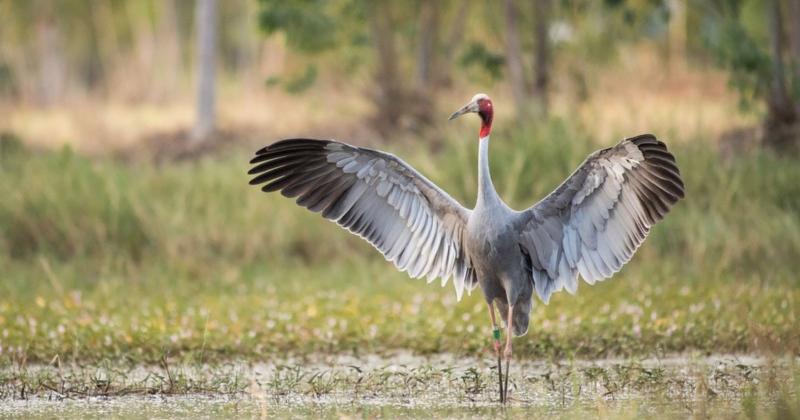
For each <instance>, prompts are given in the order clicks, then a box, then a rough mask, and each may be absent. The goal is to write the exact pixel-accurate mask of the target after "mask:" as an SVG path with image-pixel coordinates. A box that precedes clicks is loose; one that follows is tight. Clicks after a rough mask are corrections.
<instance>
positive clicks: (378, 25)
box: [368, 4, 405, 136]
mask: <svg viewBox="0 0 800 420" xmlns="http://www.w3.org/2000/svg"><path fill="white" fill-rule="evenodd" d="M368 18H369V24H370V30H371V32H372V37H373V40H374V43H375V44H374V45H375V52H376V56H377V59H378V60H377V61H378V62H377V68H376V71H375V82H376V84H377V89H376V92H375V93H374V94H373V102H374V103H375V105H376V107H377V113H376V115H375V118H374V121H373V123H374V126H375V128H376V129H377V130H378V132H379V133H381V135H383V136H386V135H387V134H389V133H390V132H392V131H394V130H395V129H396V128H398V127H399V125H400V119H401V117H402V113H403V104H404V102H405V100H404V95H403V88H402V86H401V83H400V78H399V71H398V57H397V46H396V44H395V35H394V28H393V25H392V19H391V16H389V10H387V8H385V7H378V6H376V5H374V4H370V5H369V6H368Z"/></svg>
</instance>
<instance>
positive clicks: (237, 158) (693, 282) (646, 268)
mask: <svg viewBox="0 0 800 420" xmlns="http://www.w3.org/2000/svg"><path fill="white" fill-rule="evenodd" d="M656 134H658V133H656ZM445 137H446V139H445V141H444V146H443V148H442V150H441V151H440V152H439V153H436V154H431V153H429V152H428V148H427V147H426V146H425V144H422V143H404V144H396V145H387V146H386V148H389V149H392V151H393V152H395V153H396V154H398V155H400V156H403V157H404V158H406V160H407V161H409V162H410V163H412V164H413V165H414V166H415V167H417V168H418V169H419V170H420V171H421V172H423V173H425V174H427V175H428V176H429V178H431V179H433V180H434V181H435V182H437V183H438V184H439V185H441V186H442V187H443V188H445V189H446V190H447V191H450V192H451V193H452V195H453V196H454V197H456V198H457V199H458V200H459V201H461V202H462V203H464V204H465V205H467V206H470V207H471V205H472V204H473V203H474V197H475V185H476V180H475V165H476V161H477V156H476V152H477V145H476V144H474V142H472V141H471V140H465V139H472V137H473V136H472V135H467V134H464V133H455V132H453V133H447V134H445ZM493 138H494V139H493V140H492V141H493V144H492V149H491V161H492V176H493V178H494V180H495V183H496V184H497V187H498V191H499V192H500V193H501V194H502V195H503V196H504V197H505V198H506V199H507V200H508V202H509V203H510V204H511V205H512V207H515V208H524V207H526V206H528V205H531V204H533V203H534V202H535V200H536V199H538V198H541V197H543V196H544V195H545V194H547V193H548V192H549V191H551V190H552V189H553V188H555V187H556V186H557V185H558V183H560V182H561V181H562V180H563V179H564V178H565V177H566V176H567V175H568V174H569V173H571V171H572V170H574V168H575V167H577V165H578V164H579V163H580V162H581V161H582V160H583V159H584V158H585V156H586V155H587V154H588V153H590V152H591V151H592V150H595V149H597V148H598V147H600V146H599V145H600V144H601V143H602V144H604V145H611V143H613V141H609V139H596V138H592V137H591V136H589V135H587V134H586V133H585V132H584V131H583V130H580V129H579V128H574V127H571V126H569V125H567V124H566V123H565V122H564V121H561V120H551V121H548V122H546V123H542V124H539V125H535V126H525V127H512V128H510V129H508V131H499V132H496V133H495V134H494V135H493ZM664 140H666V141H667V143H668V145H669V147H670V149H671V150H672V151H673V152H674V154H675V155H676V157H677V159H678V164H679V166H680V168H681V171H682V174H683V176H684V179H685V181H686V186H687V197H686V199H685V200H683V201H681V202H680V203H679V204H678V205H677V206H676V207H675V209H674V210H673V212H671V213H670V214H669V215H668V216H667V218H666V220H665V221H664V222H663V223H662V224H660V225H658V226H656V227H655V229H653V232H652V233H651V237H650V238H649V239H648V240H647V241H646V243H645V245H644V246H643V247H642V248H641V249H640V250H639V252H638V253H637V255H636V256H635V257H634V259H633V260H632V261H631V263H629V265H628V266H627V267H626V268H625V269H624V270H623V271H622V272H621V273H619V275H618V276H617V278H615V279H613V280H611V281H608V282H605V283H602V284H600V285H596V286H593V287H592V288H590V287H588V286H586V285H584V286H582V287H581V288H580V290H579V292H578V295H577V296H569V295H566V294H561V295H558V296H556V297H555V298H554V299H553V301H552V302H551V304H550V305H549V306H546V307H545V306H543V305H538V306H537V308H536V309H535V313H534V324H533V325H534V326H533V327H532V329H531V333H530V336H529V337H528V338H526V339H523V340H520V343H521V344H520V345H519V348H520V349H521V351H522V354H526V353H527V354H530V355H565V354H566V355H571V354H576V355H596V354H604V353H630V354H639V353H653V352H657V351H678V350H691V349H698V350H717V351H758V350H764V349H766V350H770V351H794V352H796V351H797V350H798V349H799V348H800V337H798V331H800V325H799V324H798V321H797V319H798V315H800V314H798V313H797V309H796V308H797V307H798V300H800V287H798V286H800V280H798V278H797V275H796V273H797V272H798V270H800V261H798V258H797V257H798V256H799V255H800V217H799V216H798V215H800V185H799V184H798V183H797V180H798V179H800V164H799V163H800V161H798V160H797V159H794V158H788V157H778V156H773V155H771V154H769V153H766V152H763V153H757V154H752V155H744V156H739V157H736V158H733V159H730V160H722V159H720V158H719V157H718V155H717V154H716V152H715V151H714V150H712V149H711V148H710V146H708V144H707V142H704V141H702V139H697V140H696V141H680V142H671V141H670V140H671V139H664ZM684 140H685V139H684ZM0 145H2V146H0V198H1V199H0V275H2V281H0V348H3V349H5V350H0V357H2V356H8V355H9V354H10V353H9V352H10V350H9V349H14V350H13V354H15V355H17V356H19V355H20V354H24V357H26V358H30V359H39V360H49V359H50V358H52V357H53V356H54V355H55V354H61V355H62V357H65V356H72V357H74V358H77V359H87V358H88V359H92V358H98V357H108V356H112V355H117V356H119V355H124V356H126V357H132V358H145V359H148V360H151V359H158V357H160V355H161V354H163V353H164V352H173V353H181V354H194V352H199V353H200V354H201V355H202V357H209V356H208V355H209V354H237V355H253V354H255V355H264V354H273V353H274V352H276V351H279V350H280V351H293V352H301V353H302V352H307V351H343V350H352V349H355V348H359V347H360V348H365V349H367V350H374V351H380V350H385V349H391V348H397V347H407V348H412V349H414V350H417V351H444V350H450V351H463V352H468V353H474V352H477V351H479V350H480V349H482V348H484V344H485V337H484V335H485V334H483V333H480V331H482V329H483V328H484V327H485V324H486V323H487V322H486V320H485V319H484V318H485V313H484V312H485V309H484V306H483V305H482V304H481V298H480V297H479V296H477V294H479V293H476V294H473V296H471V297H469V298H467V299H466V302H462V303H460V304H458V305H454V298H453V296H452V295H453V294H452V292H451V291H450V289H444V290H443V289H438V288H429V289H424V286H422V284H421V282H413V281H409V280H406V279H405V275H404V274H399V273H396V272H395V271H394V269H393V268H392V267H391V265H389V264H388V263H386V262H384V261H383V259H382V258H381V257H380V256H379V255H378V254H377V253H375V252H374V250H373V249H372V248H371V247H370V246H369V245H367V244H365V243H362V241H361V240H360V239H359V238H357V237H354V236H352V235H349V234H347V233H344V232H342V231H341V230H340V229H339V228H338V227H336V226H335V225H334V224H332V223H328V222H324V221H322V220H321V218H320V217H319V216H317V215H315V214H311V213H309V212H307V211H305V210H303V209H300V208H297V207H296V206H295V205H294V204H293V203H292V202H291V201H289V200H286V199H285V198H283V197H281V196H280V195H274V194H273V195H265V194H263V193H261V192H260V191H258V190H257V189H254V188H252V187H249V186H248V185H247V181H248V177H247V175H246V170H247V160H248V157H249V156H248V152H246V151H242V150H232V151H230V153H228V154H226V155H224V156H214V157H206V158H202V159H200V160H197V161H193V162H183V163H175V164H170V165H165V166H160V167H159V166H154V165H151V164H147V163H137V164H130V163H127V164H122V163H119V162H116V161H113V160H107V159H99V160H91V159H88V158H85V157H82V156H80V155H77V154H75V153H73V152H71V151H70V150H68V149H65V150H60V151H54V152H34V151H29V150H26V149H25V148H24V147H22V146H21V145H20V144H18V142H15V141H14V140H12V139H10V138H9V137H6V138H5V139H4V140H3V141H2V142H0ZM17 356H15V357H17Z"/></svg>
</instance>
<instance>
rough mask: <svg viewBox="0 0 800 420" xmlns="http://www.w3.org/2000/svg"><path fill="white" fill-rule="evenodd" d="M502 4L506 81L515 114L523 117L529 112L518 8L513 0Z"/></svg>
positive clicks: (506, 0)
mask: <svg viewBox="0 0 800 420" xmlns="http://www.w3.org/2000/svg"><path fill="white" fill-rule="evenodd" d="M503 6H504V7H503V11H504V16H505V38H506V39H505V41H506V65H507V67H508V81H509V83H510V84H511V94H512V96H513V97H514V105H515V106H516V108H517V115H518V116H519V117H520V118H524V117H526V116H527V115H528V113H529V112H530V102H529V100H528V91H529V89H528V87H527V83H526V81H525V68H524V66H523V63H522V47H521V46H520V41H519V30H518V28H517V15H518V14H519V10H518V9H517V4H516V2H515V1H514V0H505V2H504V4H503Z"/></svg>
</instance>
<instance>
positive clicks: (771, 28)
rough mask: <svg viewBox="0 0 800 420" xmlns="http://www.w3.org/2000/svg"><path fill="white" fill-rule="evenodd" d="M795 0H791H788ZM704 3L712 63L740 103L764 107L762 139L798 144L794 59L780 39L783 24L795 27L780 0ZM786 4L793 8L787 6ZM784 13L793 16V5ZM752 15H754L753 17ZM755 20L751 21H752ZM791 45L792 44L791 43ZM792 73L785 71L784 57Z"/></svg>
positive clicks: (798, 83) (799, 83)
mask: <svg viewBox="0 0 800 420" xmlns="http://www.w3.org/2000/svg"><path fill="white" fill-rule="evenodd" d="M792 1H793V2H795V1H796V0H792ZM745 3H747V2H730V3H725V4H724V5H723V6H718V7H714V5H715V3H711V4H709V5H708V8H707V9H703V10H700V11H699V13H702V12H704V11H705V12H707V21H708V22H709V23H710V25H708V30H707V32H706V33H705V37H706V45H707V46H708V48H710V49H711V51H713V52H714V53H715V55H716V58H717V63H718V64H719V65H720V66H721V67H723V68H724V69H726V70H727V71H728V72H729V77H730V79H729V83H730V85H731V86H732V87H734V88H735V89H736V90H738V91H739V93H740V96H741V98H742V103H743V104H744V105H748V104H750V103H751V102H755V103H759V102H760V103H762V104H764V105H765V107H766V114H765V116H764V120H763V124H764V130H763V138H762V143H763V144H765V145H767V146H770V147H772V148H774V149H777V150H786V149H791V148H797V147H798V146H800V118H799V116H800V77H797V67H798V62H799V61H800V60H799V59H800V57H798V56H797V54H796V52H795V51H792V50H791V49H790V46H789V45H787V43H786V42H785V39H786V33H785V31H784V29H785V28H786V24H785V22H786V21H787V20H788V21H789V25H790V31H789V32H792V33H793V31H795V29H794V28H795V27H796V26H797V25H798V23H797V22H794V21H793V20H792V19H787V14H786V13H784V10H783V8H782V4H781V1H780V0H763V1H760V2H753V3H750V4H749V5H750V6H754V5H755V6H757V7H749V8H745V7H744V6H745ZM792 7H793V8H794V7H796V6H794V5H792ZM793 8H792V10H790V11H789V15H790V16H791V15H793V14H796V12H795V11H794V9H793ZM752 14H755V15H756V16H753V15H752ZM754 22H755V24H754ZM792 49H793V47H792ZM786 57H789V58H790V59H789V60H788V63H789V65H790V66H792V67H790V68H793V69H794V71H793V72H787V70H786V69H787V60H786Z"/></svg>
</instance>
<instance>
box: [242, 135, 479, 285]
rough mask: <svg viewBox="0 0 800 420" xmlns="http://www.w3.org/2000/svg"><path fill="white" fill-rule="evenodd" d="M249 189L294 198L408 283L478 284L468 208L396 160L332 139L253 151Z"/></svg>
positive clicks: (294, 141)
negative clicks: (361, 242) (374, 252)
mask: <svg viewBox="0 0 800 420" xmlns="http://www.w3.org/2000/svg"><path fill="white" fill-rule="evenodd" d="M250 163H251V164H253V165H254V166H253V167H252V168H251V169H250V171H249V172H248V173H249V174H250V175H256V176H255V177H254V178H253V179H252V180H251V181H250V184H251V185H256V184H264V183H266V185H264V186H263V187H262V188H261V189H262V190H263V191H265V192H272V191H280V192H281V194H283V195H284V196H286V197H291V198H294V197H297V200H296V202H297V204H299V205H301V206H303V207H305V208H307V209H309V210H311V211H314V212H322V216H323V217H325V218H326V219H329V220H332V221H335V222H336V223H337V224H339V225H340V226H342V227H344V228H346V229H347V230H349V231H350V232H352V233H355V234H357V235H359V236H361V237H362V238H364V239H366V240H367V241H368V242H369V243H370V244H372V245H373V246H374V247H375V248H376V249H378V251H380V252H381V253H382V254H383V256H384V257H385V258H386V259H387V260H389V261H392V262H393V263H394V265H395V266H397V268H398V269H400V270H401V271H407V272H408V274H409V275H410V276H411V277H414V278H419V277H427V278H428V282H431V281H433V279H435V278H437V277H439V278H441V279H442V285H444V284H445V283H446V282H447V279H448V278H449V277H450V276H453V277H454V281H453V284H454V286H455V289H456V295H457V297H458V299H459V300H460V299H461V296H462V294H463V291H464V288H465V286H466V287H467V288H468V290H471V289H472V288H473V287H474V286H475V284H476V283H477V279H476V277H475V273H474V271H473V270H472V267H471V265H470V263H469V261H468V258H467V255H466V252H465V249H464V246H463V239H464V232H465V228H466V223H467V219H468V218H469V210H467V209H465V208H464V207H462V206H461V205H460V204H459V203H458V202H456V201H455V200H454V199H453V198H451V197H450V196H449V195H447V193H445V192H444V191H442V190H441V189H440V188H439V187H437V186H436V185H435V184H433V183H432V182H431V181H429V180H428V179H427V178H425V177H424V176H422V175H421V174H419V173H418V172H417V171H415V170H414V169H413V168H412V167H411V166H409V165H408V164H407V163H405V162H403V161H402V160H400V159H398V158H397V157H395V156H393V155H391V154H388V153H384V152H380V151H377V150H371V149H365V148H361V147H355V146H350V145H348V144H344V143H339V142H336V141H331V140H312V139H287V140H282V141H279V142H277V143H274V144H271V145H269V146H267V147H264V148H263V149H261V150H259V151H258V152H256V156H255V157H254V158H253V159H252V160H251V161H250Z"/></svg>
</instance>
